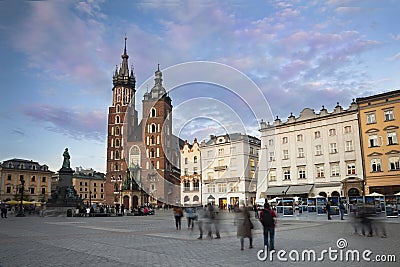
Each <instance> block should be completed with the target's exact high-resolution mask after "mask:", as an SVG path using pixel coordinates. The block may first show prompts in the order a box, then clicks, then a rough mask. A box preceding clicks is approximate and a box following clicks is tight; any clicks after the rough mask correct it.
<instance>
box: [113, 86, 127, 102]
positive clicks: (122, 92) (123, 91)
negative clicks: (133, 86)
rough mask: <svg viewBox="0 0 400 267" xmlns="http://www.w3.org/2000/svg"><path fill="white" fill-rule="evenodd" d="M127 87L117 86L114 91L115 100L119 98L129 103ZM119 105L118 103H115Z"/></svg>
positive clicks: (117, 100) (119, 100)
mask: <svg viewBox="0 0 400 267" xmlns="http://www.w3.org/2000/svg"><path fill="white" fill-rule="evenodd" d="M129 91H130V89H129V88H117V91H116V93H115V97H116V99H115V101H116V102H121V100H123V101H124V102H123V103H124V104H129V101H130V95H129ZM117 106H119V105H117Z"/></svg>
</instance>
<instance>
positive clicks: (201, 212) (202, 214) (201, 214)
mask: <svg viewBox="0 0 400 267" xmlns="http://www.w3.org/2000/svg"><path fill="white" fill-rule="evenodd" d="M206 220H207V218H206V211H205V208H203V206H200V207H199V208H197V225H198V226H199V232H200V235H199V237H198V238H197V239H203V228H204V226H205V224H207V221H206Z"/></svg>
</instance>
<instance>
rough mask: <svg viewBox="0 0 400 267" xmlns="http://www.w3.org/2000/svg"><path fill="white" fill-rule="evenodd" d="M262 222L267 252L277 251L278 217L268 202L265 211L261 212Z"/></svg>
mask: <svg viewBox="0 0 400 267" xmlns="http://www.w3.org/2000/svg"><path fill="white" fill-rule="evenodd" d="M260 222H261V224H262V225H263V234H264V249H265V250H266V251H272V250H275V226H276V222H277V217H276V213H275V211H273V210H272V209H271V208H270V206H269V203H268V202H266V203H265V204H264V209H263V210H262V211H261V212H260ZM268 237H269V242H268Z"/></svg>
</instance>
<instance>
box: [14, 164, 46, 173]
mask: <svg viewBox="0 0 400 267" xmlns="http://www.w3.org/2000/svg"><path fill="white" fill-rule="evenodd" d="M7 167H8V168H10V169H13V168H14V164H13V163H11V162H9V163H8V165H7ZM17 167H18V169H21V170H25V169H26V168H25V164H23V163H20V164H18V166H17ZM29 169H30V170H33V171H36V170H38V169H37V167H36V165H30V167H29ZM40 170H41V171H47V170H48V167H47V166H46V165H44V166H40Z"/></svg>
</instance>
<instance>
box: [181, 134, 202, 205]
mask: <svg viewBox="0 0 400 267" xmlns="http://www.w3.org/2000/svg"><path fill="white" fill-rule="evenodd" d="M201 173H202V171H201V152H200V145H199V143H198V142H197V139H194V142H193V144H192V145H191V144H189V143H188V142H187V141H185V144H184V145H183V148H182V150H181V203H182V204H183V205H185V206H190V205H198V204H201V200H202V199H201V197H202V196H201V192H202V182H201V181H202V179H201Z"/></svg>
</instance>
